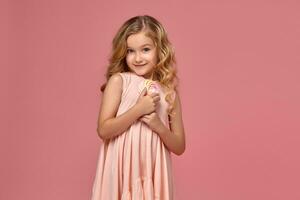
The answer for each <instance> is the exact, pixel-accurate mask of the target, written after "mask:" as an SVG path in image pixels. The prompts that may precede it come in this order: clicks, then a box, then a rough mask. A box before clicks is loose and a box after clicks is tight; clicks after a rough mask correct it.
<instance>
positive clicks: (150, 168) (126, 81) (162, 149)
mask: <svg viewBox="0 0 300 200" xmlns="http://www.w3.org/2000/svg"><path fill="white" fill-rule="evenodd" d="M119 74H120V75H121V77H122V79H123V92H122V100H121V103H120V106H119V109H118V112H117V116H118V115H121V114H122V113H124V112H126V111H127V110H128V109H130V108H131V107H132V106H134V104H135V103H136V101H137V99H138V97H139V95H140V93H141V89H140V87H139V86H141V85H140V84H142V83H143V82H144V80H145V78H144V77H142V76H138V75H136V74H134V73H132V72H123V73H119ZM159 93H160V103H159V105H158V107H157V110H156V111H157V113H158V115H159V117H160V118H161V120H162V122H163V123H164V124H165V125H166V127H167V128H169V129H170V127H169V123H168V114H167V106H168V103H167V102H166V101H165V94H164V92H163V90H162V87H161V86H160V87H159ZM172 199H173V180H172V162H171V153H170V151H169V150H168V149H167V148H166V146H165V145H164V143H163V142H162V140H161V139H160V137H159V136H158V135H157V134H156V133H155V132H153V131H152V130H151V129H150V128H149V127H148V126H147V125H146V124H145V123H144V122H142V121H140V120H137V121H136V122H134V123H133V124H132V125H131V126H130V127H129V128H128V129H127V130H126V131H125V132H124V133H123V134H121V135H119V136H117V137H115V138H113V139H110V140H107V141H105V142H104V143H103V144H102V145H101V147H100V153H99V160H98V164H97V171H96V176H95V178H94V184H93V190H92V200H172Z"/></svg>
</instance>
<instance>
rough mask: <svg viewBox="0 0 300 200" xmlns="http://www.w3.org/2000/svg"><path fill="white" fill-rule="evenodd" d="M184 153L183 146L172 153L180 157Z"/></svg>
mask: <svg viewBox="0 0 300 200" xmlns="http://www.w3.org/2000/svg"><path fill="white" fill-rule="evenodd" d="M184 152H185V145H183V146H182V147H180V148H178V149H177V150H176V151H174V152H173V153H175V154H176V155H177V156H180V155H182V154H183V153H184Z"/></svg>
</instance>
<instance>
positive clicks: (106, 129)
mask: <svg viewBox="0 0 300 200" xmlns="http://www.w3.org/2000/svg"><path fill="white" fill-rule="evenodd" d="M109 61H110V63H109V66H108V69H107V73H106V79H107V82H106V84H104V85H103V86H102V87H101V91H102V92H103V96H102V101H101V109H100V112H99V118H98V129H97V131H98V135H99V137H100V138H101V139H102V140H103V144H102V146H101V149H100V155H99V161H98V165H97V171H96V176H95V179H94V185H93V191H92V200H131V199H132V200H154V199H155V200H172V199H173V178H172V163H171V152H173V153H175V154H176V155H181V154H182V153H183V152H184V150H185V134H184V127H183V122H182V116H181V103H180V99H179V95H178V91H177V88H176V87H177V84H176V80H177V77H176V70H175V67H174V64H175V63H176V61H175V57H174V51H173V49H172V46H171V43H170V42H169V40H168V38H167V33H166V31H165V29H164V28H163V26H162V25H161V23H160V22H158V21H157V20H156V19H155V18H153V17H151V16H148V15H144V16H136V17H133V18H131V19H129V20H127V21H126V22H125V23H124V24H123V25H122V26H121V28H120V29H119V31H118V32H117V34H116V36H115V37H114V39H113V48H112V54H111V57H110V60H109Z"/></svg>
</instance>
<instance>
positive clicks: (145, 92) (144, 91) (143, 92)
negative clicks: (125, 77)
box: [140, 88, 147, 96]
mask: <svg viewBox="0 0 300 200" xmlns="http://www.w3.org/2000/svg"><path fill="white" fill-rule="evenodd" d="M146 94H147V88H144V89H143V90H142V92H141V95H140V96H145V95H146Z"/></svg>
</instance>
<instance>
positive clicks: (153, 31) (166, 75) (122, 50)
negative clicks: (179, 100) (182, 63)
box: [101, 15, 178, 115]
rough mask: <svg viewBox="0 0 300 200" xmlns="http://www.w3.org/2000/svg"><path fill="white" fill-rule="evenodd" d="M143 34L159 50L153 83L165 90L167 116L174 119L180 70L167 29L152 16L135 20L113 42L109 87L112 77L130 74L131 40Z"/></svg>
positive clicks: (133, 18)
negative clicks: (128, 44)
mask: <svg viewBox="0 0 300 200" xmlns="http://www.w3.org/2000/svg"><path fill="white" fill-rule="evenodd" d="M140 32H144V33H145V35H146V36H147V37H149V38H151V39H152V41H153V43H154V44H155V47H156V49H157V54H158V63H157V65H156V66H155V70H154V73H153V79H154V80H156V81H158V82H159V83H160V84H161V85H162V86H163V87H165V89H166V97H165V100H166V102H168V104H169V107H168V110H167V112H168V114H169V115H173V114H175V112H174V103H175V101H174V100H175V95H176V92H177V84H178V77H177V70H176V68H175V65H176V59H175V52H174V49H173V47H172V44H171V43H170V41H169V39H168V37H167V32H166V31H165V29H164V27H163V26H162V24H161V23H160V22H159V21H158V20H157V19H155V18H154V17H152V16H149V15H143V16H135V17H132V18H130V19H128V20H127V21H126V22H125V23H124V24H123V25H122V26H121V27H120V29H119V30H118V32H117V34H116V35H115V37H114V38H113V41H112V51H111V55H110V57H109V65H108V68H107V72H106V74H105V76H106V83H107V81H108V80H109V78H110V77H111V76H112V75H114V74H116V73H119V72H127V71H130V70H129V67H128V66H127V63H126V53H127V38H128V37H129V36H130V35H132V34H136V33H140ZM106 83H104V84H103V85H102V86H101V91H102V92H103V91H104V89H105V86H106Z"/></svg>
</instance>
